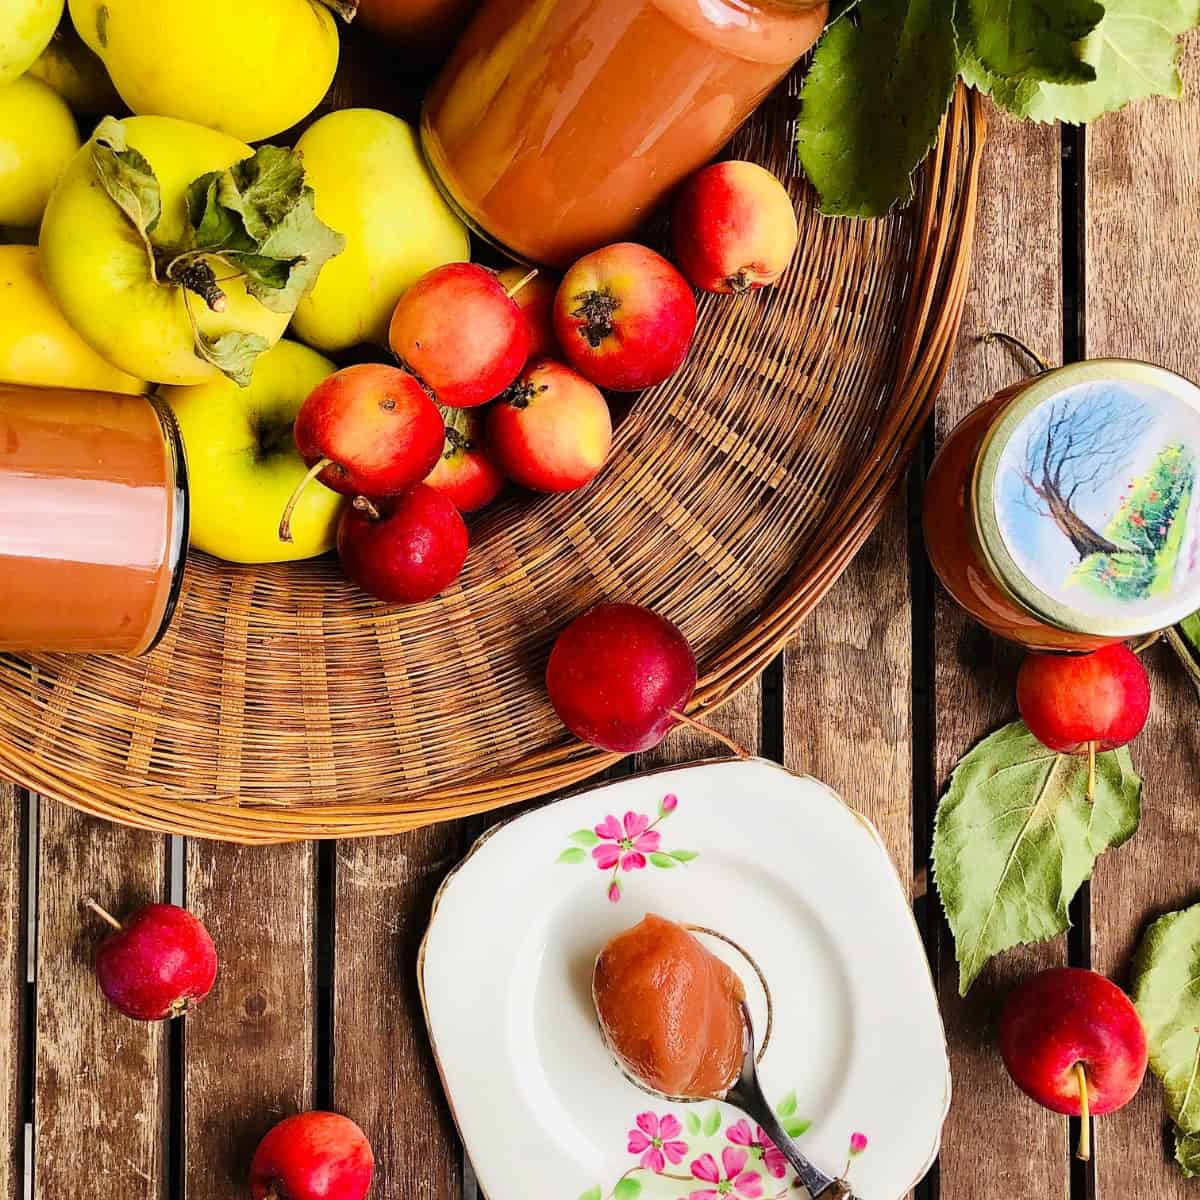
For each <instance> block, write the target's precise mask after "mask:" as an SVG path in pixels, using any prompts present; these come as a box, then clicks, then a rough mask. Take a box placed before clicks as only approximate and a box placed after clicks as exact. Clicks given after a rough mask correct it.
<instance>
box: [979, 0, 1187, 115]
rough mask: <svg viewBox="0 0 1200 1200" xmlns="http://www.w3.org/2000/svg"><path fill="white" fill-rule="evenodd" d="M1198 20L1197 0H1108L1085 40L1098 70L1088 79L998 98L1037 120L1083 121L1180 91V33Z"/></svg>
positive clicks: (1088, 58)
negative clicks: (1094, 76) (1097, 21)
mask: <svg viewBox="0 0 1200 1200" xmlns="http://www.w3.org/2000/svg"><path fill="white" fill-rule="evenodd" d="M1198 24H1200V0H1106V3H1105V13H1104V19H1103V20H1102V21H1101V22H1100V24H1099V25H1097V26H1096V28H1095V30H1094V31H1093V32H1092V33H1091V34H1090V35H1089V36H1088V37H1087V38H1086V39H1085V40H1084V42H1083V44H1082V47H1081V57H1082V59H1083V61H1084V62H1086V63H1088V64H1089V65H1090V66H1091V67H1092V68H1093V69H1094V70H1095V73H1096V78H1095V80H1094V81H1093V82H1091V83H1083V84H1077V85H1074V86H1064V85H1062V84H1056V83H1040V84H1038V85H1037V86H1036V87H1034V88H1033V89H1032V90H1031V91H1029V92H1021V93H1018V94H1017V95H1016V96H1015V97H1014V96H1010V95H1005V94H999V95H997V96H996V99H997V101H998V102H999V103H1001V104H1003V105H1004V107H1005V108H1007V109H1008V110H1009V111H1010V112H1013V113H1015V114H1016V115H1017V116H1019V117H1030V118H1032V119H1033V120H1035V121H1046V122H1050V121H1067V122H1070V123H1071V124H1075V125H1083V124H1086V123H1087V122H1088V121H1094V120H1096V118H1097V117H1101V116H1103V115H1104V114H1105V113H1108V112H1116V110H1117V109H1119V108H1123V107H1124V106H1125V105H1126V104H1128V103H1129V102H1130V101H1131V100H1140V99H1143V98H1144V97H1147V96H1168V97H1170V98H1172V99H1176V100H1177V99H1179V98H1180V97H1181V96H1182V95H1183V81H1182V79H1181V78H1180V75H1179V37H1180V35H1181V34H1183V33H1185V32H1186V31H1187V30H1189V29H1192V28H1193V27H1195V26H1196V25H1198Z"/></svg>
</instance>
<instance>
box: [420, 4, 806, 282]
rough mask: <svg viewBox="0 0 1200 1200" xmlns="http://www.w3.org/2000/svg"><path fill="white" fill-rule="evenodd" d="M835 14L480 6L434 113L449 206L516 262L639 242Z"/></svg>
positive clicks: (437, 160)
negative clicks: (668, 199)
mask: <svg viewBox="0 0 1200 1200" xmlns="http://www.w3.org/2000/svg"><path fill="white" fill-rule="evenodd" d="M827 15H828V4H827V3H826V0H621V2H620V3H613V2H612V0H484V3H483V5H482V7H481V8H480V10H479V12H478V13H477V14H476V16H475V18H474V20H473V21H472V22H471V24H470V25H469V26H468V28H467V30H466V32H465V33H464V34H463V36H462V38H461V39H460V41H459V43H458V45H457V46H456V47H455V50H454V52H453V54H452V55H451V57H450V60H449V62H448V63H447V64H446V66H445V67H444V68H443V70H442V72H441V74H440V76H439V77H438V79H437V81H436V82H435V84H434V86H433V88H432V89H431V91H430V92H429V94H428V96H427V97H426V100H425V107H424V111H423V113H422V119H421V142H422V146H423V148H424V150H425V155H426V159H427V160H428V162H429V165H430V167H431V169H432V171H433V174H434V177H435V178H436V179H437V181H438V184H439V186H440V187H441V189H442V191H443V193H444V194H445V196H446V199H447V200H448V201H449V203H450V204H451V205H452V207H454V208H455V209H456V210H457V211H458V213H459V215H460V216H461V217H462V218H463V219H464V220H465V221H466V222H467V224H469V225H470V226H471V227H472V228H473V229H474V230H475V231H476V232H477V233H479V234H481V235H482V236H484V237H486V238H487V239H489V240H490V241H492V242H493V243H494V244H496V245H497V246H499V247H500V249H502V250H504V251H505V252H507V253H508V254H510V255H512V256H513V257H516V258H521V259H525V260H527V261H532V262H539V263H549V264H552V265H556V266H566V265H567V264H569V263H571V262H572V261H574V260H575V259H576V258H578V257H579V256H580V255H581V254H584V253H586V252H587V251H589V250H593V249H595V248H596V247H597V246H602V245H605V244H607V243H609V242H613V241H620V240H621V239H623V238H626V237H628V236H629V235H630V234H631V233H632V232H633V231H634V230H635V229H636V228H637V226H638V225H639V224H640V223H641V222H642V221H643V220H644V219H645V218H646V217H647V216H648V215H649V214H650V212H651V211H652V210H653V209H654V208H655V207H656V206H657V205H658V204H659V203H660V202H661V201H662V200H663V198H664V197H665V196H666V195H667V194H668V193H669V192H670V191H671V189H672V188H673V187H674V186H675V185H676V184H677V183H679V182H680V180H682V179H683V178H685V177H686V176H687V175H689V174H691V172H693V171H694V170H696V168H697V167H699V166H701V165H702V164H703V163H705V162H707V161H708V160H709V159H711V158H712V157H713V155H715V154H716V152H717V151H718V150H719V149H720V148H721V146H723V145H724V144H725V142H726V141H728V140H729V137H730V135H731V134H732V133H733V131H734V130H735V129H736V128H737V127H738V126H739V125H740V124H741V123H742V121H743V120H745V118H746V117H747V116H749V115H750V113H751V112H752V111H753V110H754V109H755V107H756V106H757V105H758V103H759V102H760V101H761V100H762V99H763V97H764V96H766V95H767V93H768V92H770V91H771V89H772V88H773V87H774V86H775V85H776V84H777V83H778V82H779V81H780V79H782V78H783V76H784V75H785V74H787V72H788V70H789V68H790V67H791V66H792V65H793V64H794V63H795V62H796V60H797V59H799V58H800V56H801V55H802V54H804V53H805V51H807V50H808V49H809V48H810V47H811V46H812V45H813V44H814V43H815V42H816V40H817V38H818V37H820V35H821V31H822V29H823V28H824V26H825V20H826V17H827Z"/></svg>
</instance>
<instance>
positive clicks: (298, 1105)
mask: <svg viewBox="0 0 1200 1200" xmlns="http://www.w3.org/2000/svg"><path fill="white" fill-rule="evenodd" d="M314 857H315V850H314V848H313V846H312V845H311V844H303V843H302V844H299V845H291V846H270V847H238V846H226V845H220V844H217V843H213V842H201V841H194V842H189V843H188V846H187V875H186V889H187V891H186V900H187V907H188V908H189V910H190V911H192V912H193V913H195V914H196V916H197V917H199V918H200V920H202V921H203V922H204V924H205V925H206V926H207V928H208V931H209V933H211V934H212V937H213V941H214V942H215V944H216V947H217V954H218V957H219V959H220V968H219V973H218V975H217V982H216V985H215V986H214V988H213V990H212V993H211V994H210V995H209V997H208V999H207V1000H205V1002H204V1003H203V1004H202V1005H201V1006H200V1007H199V1008H197V1009H196V1010H195V1011H194V1012H193V1013H191V1014H190V1015H189V1016H188V1017H187V1018H186V1021H187V1024H186V1027H185V1030H184V1079H185V1084H184V1121H185V1137H184V1149H185V1170H184V1179H185V1189H186V1191H185V1194H186V1197H187V1200H228V1198H229V1197H231V1196H241V1195H245V1194H247V1192H246V1188H247V1183H246V1179H247V1173H248V1170H249V1166H250V1159H251V1157H252V1156H253V1154H254V1148H255V1146H256V1145H257V1144H258V1141H259V1139H260V1138H261V1137H262V1136H263V1134H264V1133H266V1131H267V1130H268V1129H269V1128H270V1127H271V1126H272V1125H274V1124H275V1122H277V1121H279V1120H280V1119H282V1118H283V1117H285V1116H290V1115H291V1114H292V1113H294V1112H299V1111H302V1110H303V1109H306V1108H311V1107H313V1104H314V1099H315V1097H314V1086H313V1074H314V1028H313V1021H314V1011H315V1003H314V1000H315V992H316V988H315V981H314V967H313V946H314V921H315V916H314V907H315V892H316V888H315V879H314Z"/></svg>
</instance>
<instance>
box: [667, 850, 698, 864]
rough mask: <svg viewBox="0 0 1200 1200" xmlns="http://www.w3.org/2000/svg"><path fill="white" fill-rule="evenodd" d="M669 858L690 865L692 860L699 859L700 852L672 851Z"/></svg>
mask: <svg viewBox="0 0 1200 1200" xmlns="http://www.w3.org/2000/svg"><path fill="white" fill-rule="evenodd" d="M671 857H672V858H673V859H674V860H675V861H676V862H681V863H690V862H691V861H692V860H693V859H697V858H699V857H700V852H699V851H698V850H672V851H671Z"/></svg>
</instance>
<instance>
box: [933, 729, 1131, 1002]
mask: <svg viewBox="0 0 1200 1200" xmlns="http://www.w3.org/2000/svg"><path fill="white" fill-rule="evenodd" d="M1087 776H1088V767H1087V759H1086V757H1075V756H1071V755H1066V754H1055V753H1054V752H1053V751H1051V750H1047V749H1046V748H1045V747H1044V746H1043V745H1042V744H1041V743H1040V742H1038V740H1037V739H1036V738H1035V737H1034V736H1033V735H1032V734H1031V733H1030V732H1029V730H1028V729H1027V728H1026V727H1025V725H1024V723H1023V722H1021V721H1015V722H1014V723H1013V724H1011V725H1007V726H1005V727H1004V728H1003V729H1001V730H1000V731H999V732H997V733H994V734H992V735H991V736H990V737H988V738H985V739H984V740H983V741H982V742H980V743H979V744H978V745H977V746H975V747H974V749H972V750H971V751H970V753H968V754H967V755H966V757H964V758H963V759H962V760H961V761H960V762H959V764H958V766H957V767H956V768H955V771H954V775H953V777H952V778H951V781H950V787H949V790H948V791H947V792H946V795H945V796H944V797H943V799H942V801H941V803H940V804H939V805H938V811H937V819H936V823H935V826H934V835H933V867H934V877H935V879H936V881H937V888H938V892H939V893H940V895H941V898H942V907H943V908H944V909H945V910H946V918H947V920H948V921H949V922H950V928H951V930H952V931H953V933H954V943H955V950H956V953H957V956H958V963H959V990H960V992H961V993H962V994H963V995H966V993H967V991H968V989H969V988H970V986H971V984H972V983H974V981H975V979H976V978H977V976H978V975H979V973H980V971H982V970H983V967H984V965H985V964H986V963H987V961H988V959H989V958H991V957H992V955H994V954H999V953H1000V952H1001V951H1003V950H1008V949H1009V948H1011V947H1012V946H1016V945H1019V944H1022V943H1027V942H1038V941H1042V940H1044V939H1046V938H1052V937H1055V936H1056V935H1058V934H1060V933H1062V932H1063V930H1065V929H1067V928H1068V926H1069V925H1070V920H1069V917H1068V914H1067V909H1068V906H1069V905H1070V903H1071V899H1072V897H1073V896H1074V895H1075V893H1076V892H1077V891H1078V890H1079V887H1080V885H1081V884H1082V883H1083V882H1084V881H1085V880H1087V879H1089V878H1090V877H1091V874H1092V868H1093V867H1094V866H1095V862H1096V858H1097V856H1098V855H1099V854H1101V853H1102V852H1103V851H1105V850H1107V849H1109V848H1110V847H1112V846H1119V845H1120V844H1121V843H1122V842H1124V841H1125V840H1126V839H1128V838H1129V837H1131V836H1132V835H1133V833H1134V831H1135V830H1136V829H1137V826H1138V818H1139V815H1140V809H1141V790H1142V782H1141V780H1140V779H1139V778H1138V776H1137V773H1136V772H1135V771H1134V769H1133V764H1132V762H1131V761H1130V758H1129V752H1128V750H1126V749H1124V748H1122V749H1120V750H1114V751H1110V752H1108V753H1106V754H1101V755H1098V756H1097V759H1096V793H1095V799H1094V800H1093V801H1090V802H1089V800H1088V798H1087Z"/></svg>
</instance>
